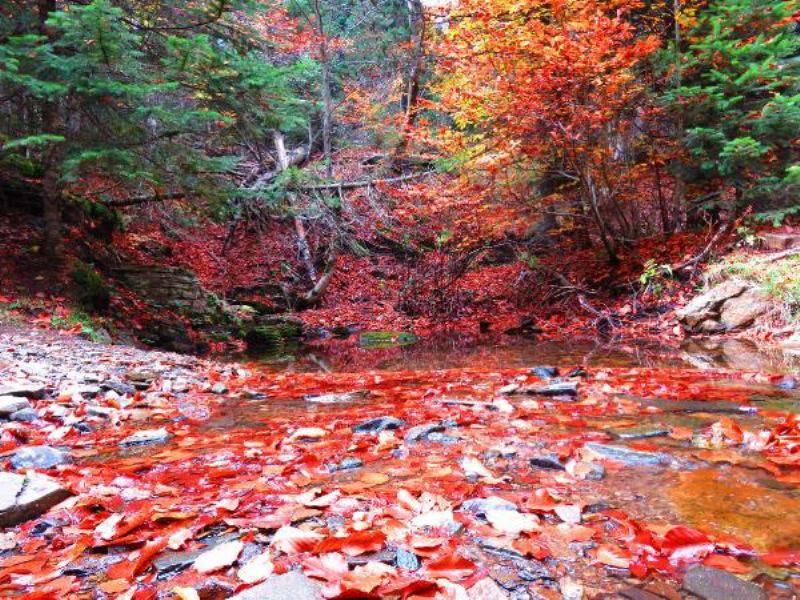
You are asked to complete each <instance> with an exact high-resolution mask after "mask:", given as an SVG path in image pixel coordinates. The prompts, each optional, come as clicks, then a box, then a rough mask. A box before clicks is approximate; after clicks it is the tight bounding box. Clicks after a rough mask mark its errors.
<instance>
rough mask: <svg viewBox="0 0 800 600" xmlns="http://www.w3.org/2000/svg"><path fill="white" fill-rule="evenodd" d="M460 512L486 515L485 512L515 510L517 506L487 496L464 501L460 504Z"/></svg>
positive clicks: (498, 498) (496, 497) (495, 497)
mask: <svg viewBox="0 0 800 600" xmlns="http://www.w3.org/2000/svg"><path fill="white" fill-rule="evenodd" d="M460 510H465V511H467V512H471V513H474V514H476V515H483V514H486V511H487V510H517V505H516V504H514V503H513V502H511V501H509V500H505V499H503V498H500V497H498V496H488V497H486V498H470V499H469V500H464V502H462V503H461V507H460Z"/></svg>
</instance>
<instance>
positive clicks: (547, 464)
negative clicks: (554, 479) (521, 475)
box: [530, 454, 564, 471]
mask: <svg viewBox="0 0 800 600" xmlns="http://www.w3.org/2000/svg"><path fill="white" fill-rule="evenodd" d="M530 464H531V466H532V467H535V468H537V469H549V470H551V471H563V470H564V465H563V464H562V463H561V459H560V458H559V457H558V455H556V454H539V455H537V456H534V457H533V458H531V459H530Z"/></svg>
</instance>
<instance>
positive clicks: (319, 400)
mask: <svg viewBox="0 0 800 600" xmlns="http://www.w3.org/2000/svg"><path fill="white" fill-rule="evenodd" d="M368 395H369V392H368V391H366V390H357V391H354V392H343V393H331V394H310V395H306V396H303V399H304V400H305V401H306V402H313V403H315V404H344V403H347V402H353V401H354V400H358V399H359V398H364V397H366V396H368Z"/></svg>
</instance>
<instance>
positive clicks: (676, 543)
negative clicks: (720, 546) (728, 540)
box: [661, 525, 716, 562]
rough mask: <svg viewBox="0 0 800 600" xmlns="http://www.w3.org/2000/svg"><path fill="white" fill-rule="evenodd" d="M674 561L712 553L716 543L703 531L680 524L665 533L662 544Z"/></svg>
mask: <svg viewBox="0 0 800 600" xmlns="http://www.w3.org/2000/svg"><path fill="white" fill-rule="evenodd" d="M661 547H662V549H663V550H664V552H665V553H666V554H668V555H669V559H670V561H672V562H679V561H687V560H694V559H698V558H703V557H704V556H707V555H708V554H711V553H712V552H713V551H714V549H715V547H716V546H715V545H714V543H713V542H712V541H711V539H710V538H709V537H708V536H707V535H706V534H705V533H703V532H702V531H698V530H697V529H691V528H690V527H684V526H682V525H679V526H678V527H673V528H672V529H670V530H669V531H668V532H667V533H666V535H664V543H663V544H662V545H661Z"/></svg>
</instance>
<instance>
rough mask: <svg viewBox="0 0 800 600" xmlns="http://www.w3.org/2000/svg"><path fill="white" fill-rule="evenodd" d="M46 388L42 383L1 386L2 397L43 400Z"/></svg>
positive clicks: (6, 384)
mask: <svg viewBox="0 0 800 600" xmlns="http://www.w3.org/2000/svg"><path fill="white" fill-rule="evenodd" d="M44 392H45V386H44V385H43V384H41V383H4V384H0V396H24V397H25V398H43V397H44Z"/></svg>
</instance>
